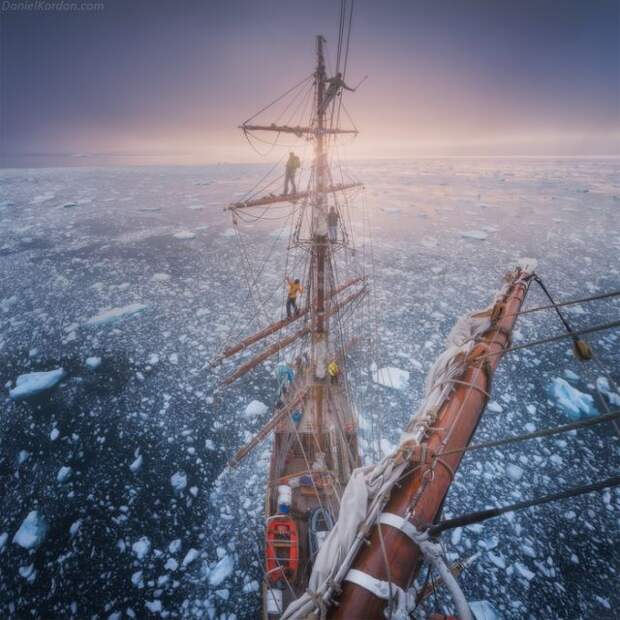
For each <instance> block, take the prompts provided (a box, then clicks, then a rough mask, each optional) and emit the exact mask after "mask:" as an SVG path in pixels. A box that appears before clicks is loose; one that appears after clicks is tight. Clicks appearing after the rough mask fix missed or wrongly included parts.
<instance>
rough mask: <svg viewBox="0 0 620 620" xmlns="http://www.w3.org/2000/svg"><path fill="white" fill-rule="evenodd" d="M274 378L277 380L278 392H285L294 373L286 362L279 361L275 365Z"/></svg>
mask: <svg viewBox="0 0 620 620" xmlns="http://www.w3.org/2000/svg"><path fill="white" fill-rule="evenodd" d="M276 379H277V381H278V394H286V392H287V390H288V387H289V386H290V385H291V383H293V380H294V379H295V373H294V371H293V369H292V368H291V367H290V366H289V365H288V364H286V363H285V362H280V363H279V364H278V365H277V366H276Z"/></svg>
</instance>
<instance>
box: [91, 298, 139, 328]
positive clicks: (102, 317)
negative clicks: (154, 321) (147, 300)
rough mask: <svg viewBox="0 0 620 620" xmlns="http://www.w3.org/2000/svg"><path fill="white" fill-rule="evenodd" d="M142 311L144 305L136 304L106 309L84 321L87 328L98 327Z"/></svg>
mask: <svg viewBox="0 0 620 620" xmlns="http://www.w3.org/2000/svg"><path fill="white" fill-rule="evenodd" d="M143 310H146V305H145V304H138V303H136V304H129V305H127V306H120V307H118V308H108V309H106V310H102V311H101V312H99V314H95V316H92V317H90V319H88V320H87V321H86V325H88V326H89V327H99V326H100V325H107V324H109V323H116V322H117V321H121V320H123V319H126V318H129V317H131V316H134V315H136V314H139V313H140V312H142V311H143Z"/></svg>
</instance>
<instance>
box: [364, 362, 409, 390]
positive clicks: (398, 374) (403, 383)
mask: <svg viewBox="0 0 620 620" xmlns="http://www.w3.org/2000/svg"><path fill="white" fill-rule="evenodd" d="M372 380H373V381H374V382H375V383H378V384H379V385H383V386H385V387H390V388H394V389H395V390H404V389H405V388H406V387H407V385H408V384H409V372H408V371H406V370H402V369H401V368H395V367H394V366H386V367H385V368H379V369H378V370H374V371H373V373H372Z"/></svg>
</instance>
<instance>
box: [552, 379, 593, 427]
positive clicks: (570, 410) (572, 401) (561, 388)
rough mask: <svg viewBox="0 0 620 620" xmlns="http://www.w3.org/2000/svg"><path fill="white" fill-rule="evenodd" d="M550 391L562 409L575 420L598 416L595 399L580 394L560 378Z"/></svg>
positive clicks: (555, 380)
mask: <svg viewBox="0 0 620 620" xmlns="http://www.w3.org/2000/svg"><path fill="white" fill-rule="evenodd" d="M549 391H550V393H551V396H552V397H553V398H554V399H555V400H556V401H557V403H558V405H559V406H560V408H561V409H563V410H564V412H565V413H566V414H567V415H568V416H569V417H570V418H572V419H573V420H578V419H579V418H582V417H584V416H590V417H591V416H595V415H597V414H598V411H597V409H596V406H595V405H594V398H592V396H590V394H584V393H583V392H580V391H579V390H578V389H576V388H574V387H573V386H572V385H571V384H570V383H568V381H566V380H565V379H560V378H559V377H556V378H555V379H553V381H552V383H551V386H550V388H549Z"/></svg>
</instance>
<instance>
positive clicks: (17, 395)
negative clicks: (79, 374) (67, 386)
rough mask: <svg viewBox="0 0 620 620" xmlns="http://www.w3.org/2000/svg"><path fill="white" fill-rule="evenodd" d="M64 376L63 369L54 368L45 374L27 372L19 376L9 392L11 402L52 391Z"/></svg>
mask: <svg viewBox="0 0 620 620" xmlns="http://www.w3.org/2000/svg"><path fill="white" fill-rule="evenodd" d="M64 376H65V371H64V369H63V368H56V369H55V370H49V371H47V372H29V373H28V374H25V375H20V376H19V377H17V380H16V381H15V383H16V387H14V388H13V389H12V390H10V391H9V395H10V396H11V398H12V399H13V400H21V399H22V398H28V397H29V396H35V395H36V394H40V393H41V392H45V391H46V390H50V389H52V388H53V387H54V386H55V385H57V384H58V383H60V381H62V379H63V378H64Z"/></svg>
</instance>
